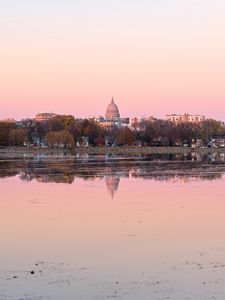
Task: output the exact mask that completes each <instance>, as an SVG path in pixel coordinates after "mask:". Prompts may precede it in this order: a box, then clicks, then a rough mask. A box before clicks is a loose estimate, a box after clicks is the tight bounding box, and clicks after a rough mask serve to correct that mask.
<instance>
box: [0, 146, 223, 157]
mask: <svg viewBox="0 0 225 300" xmlns="http://www.w3.org/2000/svg"><path fill="white" fill-rule="evenodd" d="M192 151H193V150H192V149H191V148H188V147H112V148H108V147H88V148H75V149H71V150H70V149H60V148H27V147H3V148H0V155H1V156H5V155H9V156H11V155H13V156H20V155H22V156H26V155H28V156H30V155H31V156H33V155H58V156H61V155H75V154H77V153H88V154H93V155H94V154H102V155H104V154H118V155H132V154H133V155H138V154H183V153H190V152H192ZM194 151H195V152H197V153H201V154H210V153H225V149H224V148H205V149H195V150H194Z"/></svg>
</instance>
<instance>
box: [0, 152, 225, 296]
mask: <svg viewBox="0 0 225 300" xmlns="http://www.w3.org/2000/svg"><path fill="white" fill-rule="evenodd" d="M184 159H185V160H184ZM224 174H225V165H224V157H223V156H220V157H216V158H215V157H204V158H199V157H195V156H189V157H185V158H184V157H182V158H180V157H175V158H174V157H157V156H155V157H136V158H131V157H123V158H121V157H108V156H107V157H104V156H95V157H92V156H91V157H89V156H83V157H77V158H73V157H34V158H29V159H28V158H27V159H26V158H24V159H16V158H1V159H0V192H1V197H0V236H1V252H0V253H1V254H0V299H2V300H7V299H13V300H14V299H15V300H18V299H20V300H37V299H50V300H64V299H65V300H72V299H85V300H89V299H114V298H118V299H129V300H130V299H138V300H139V299H141V300H142V299H143V300H145V299H146V300H147V299H151V300H154V299H173V300H182V299H192V300H193V299H198V300H200V299H204V300H205V299H221V300H224V299H225V238H224V230H225V200H224V199H225V176H224Z"/></svg>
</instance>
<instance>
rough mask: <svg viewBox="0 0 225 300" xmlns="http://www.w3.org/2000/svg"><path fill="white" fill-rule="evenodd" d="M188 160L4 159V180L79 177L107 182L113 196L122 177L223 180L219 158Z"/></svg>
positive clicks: (223, 169) (66, 180) (58, 180)
mask: <svg viewBox="0 0 225 300" xmlns="http://www.w3.org/2000/svg"><path fill="white" fill-rule="evenodd" d="M192 159H193V157H192V156H191V157H188V158H187V159H186V157H185V160H184V157H183V160H182V159H181V157H180V156H179V155H178V156H176V157H175V158H174V157H172V156H166V160H165V157H164V156H162V157H160V156H159V155H154V156H150V157H141V156H139V157H132V158H131V157H118V156H117V157H104V156H91V157H85V160H83V159H82V158H80V157H79V158H74V157H65V158H63V157H57V158H55V157H43V158H40V157H35V158H27V159H12V160H7V159H5V160H4V161H1V160H0V177H9V176H15V175H19V177H20V179H21V180H24V181H32V180H36V181H38V182H46V183H48V182H54V183H67V184H71V183H73V182H74V180H75V178H82V179H83V180H95V179H101V180H102V179H105V182H106V186H107V189H108V190H109V192H110V194H111V195H112V197H113V196H114V194H115V192H116V190H117V189H118V187H119V183H120V178H121V177H132V178H142V179H146V180H157V181H171V182H178V181H179V182H184V183H188V182H190V181H202V180H215V179H219V178H222V176H223V174H224V173H225V165H224V164H223V163H222V162H221V161H219V162H217V161H218V160H217V158H215V159H214V160H212V159H211V158H208V157H204V159H203V161H199V157H198V159H197V160H196V161H193V160H192Z"/></svg>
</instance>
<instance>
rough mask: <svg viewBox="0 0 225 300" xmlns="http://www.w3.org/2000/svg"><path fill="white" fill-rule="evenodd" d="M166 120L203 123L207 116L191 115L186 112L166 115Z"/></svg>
mask: <svg viewBox="0 0 225 300" xmlns="http://www.w3.org/2000/svg"><path fill="white" fill-rule="evenodd" d="M166 120H167V121H170V122H173V123H202V122H203V121H204V120H205V117H204V116H201V115H190V114H186V113H185V114H181V115H177V114H172V115H166Z"/></svg>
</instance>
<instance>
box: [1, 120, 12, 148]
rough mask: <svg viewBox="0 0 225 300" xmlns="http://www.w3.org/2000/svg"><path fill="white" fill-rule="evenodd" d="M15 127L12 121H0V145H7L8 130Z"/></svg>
mask: <svg viewBox="0 0 225 300" xmlns="http://www.w3.org/2000/svg"><path fill="white" fill-rule="evenodd" d="M13 128H15V124H14V123H9V122H0V146H8V137H9V132H10V130H12V129H13Z"/></svg>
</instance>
